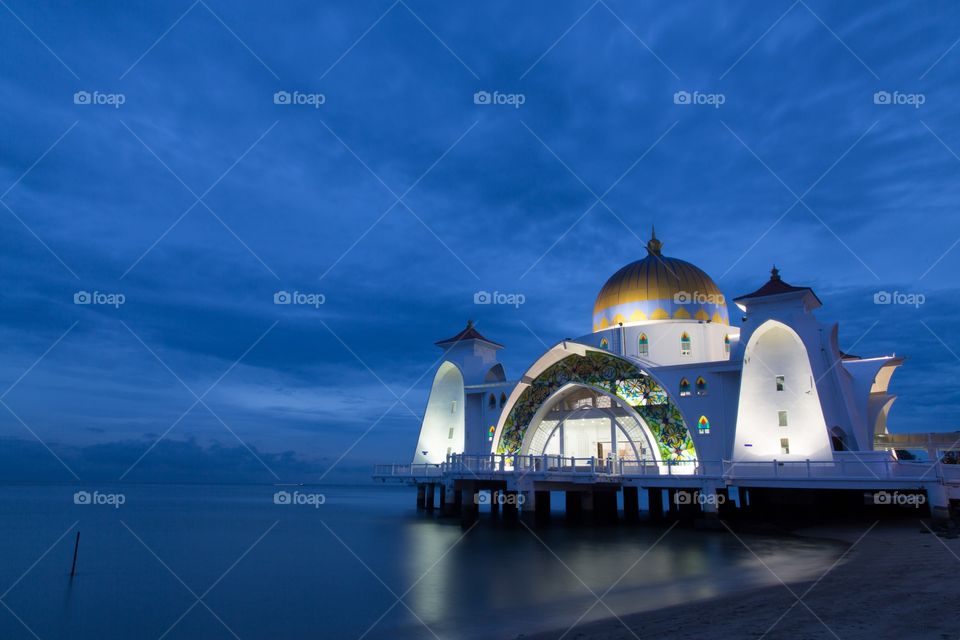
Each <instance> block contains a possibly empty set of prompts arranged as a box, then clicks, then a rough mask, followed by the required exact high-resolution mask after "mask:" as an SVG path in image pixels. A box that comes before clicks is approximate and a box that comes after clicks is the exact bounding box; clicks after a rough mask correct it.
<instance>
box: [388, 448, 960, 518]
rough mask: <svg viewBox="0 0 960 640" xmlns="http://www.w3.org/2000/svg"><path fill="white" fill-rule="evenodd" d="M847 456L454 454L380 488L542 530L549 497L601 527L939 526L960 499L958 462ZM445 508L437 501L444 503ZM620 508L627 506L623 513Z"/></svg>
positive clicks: (422, 505)
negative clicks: (857, 521)
mask: <svg viewBox="0 0 960 640" xmlns="http://www.w3.org/2000/svg"><path fill="white" fill-rule="evenodd" d="M884 453H885V452H859V453H854V452H844V453H843V454H837V456H836V459H834V460H804V461H796V460H790V461H777V460H772V461H769V462H767V461H763V462H758V461H748V462H733V461H726V460H723V461H716V462H706V461H689V462H669V463H667V462H656V463H655V462H635V461H626V460H618V459H616V458H609V459H605V460H600V459H597V458H577V457H569V458H568V457H563V456H556V455H540V456H532V455H528V456H520V455H501V454H490V455H468V454H451V455H450V456H448V458H447V460H446V462H443V463H440V464H392V465H377V466H376V467H375V469H374V474H373V477H374V479H375V480H376V481H379V482H392V483H403V484H408V485H415V486H416V487H417V507H418V508H419V509H423V510H425V511H432V510H434V509H437V508H439V509H440V511H441V513H442V514H443V515H447V516H457V515H459V516H460V518H461V520H462V522H463V523H464V524H469V523H472V522H473V521H474V520H475V519H476V518H477V516H478V513H479V507H480V505H481V504H489V505H490V507H491V511H492V512H494V513H502V515H503V517H504V518H512V517H518V516H519V517H523V518H525V519H527V520H529V521H530V522H532V523H534V524H544V523H546V522H547V521H548V520H549V516H550V512H551V507H552V504H551V494H552V493H553V492H562V493H564V494H565V501H564V507H565V512H566V517H567V519H568V520H571V521H579V520H581V519H583V518H587V517H589V518H592V519H593V520H594V521H598V522H613V521H619V520H621V519H622V520H623V521H625V522H630V521H637V520H639V519H640V513H641V509H640V496H641V495H643V496H645V498H646V499H645V501H644V502H645V504H646V505H647V509H646V517H647V518H648V519H650V520H654V521H656V520H659V519H662V518H677V519H688V520H695V521H697V522H699V523H700V524H702V525H705V526H708V527H709V526H711V522H715V521H716V520H717V519H718V518H719V517H721V516H723V517H724V518H725V519H726V518H727V517H737V516H740V515H750V514H757V515H764V514H770V513H774V514H776V513H779V514H783V513H789V512H794V513H801V512H803V511H804V510H809V511H810V512H812V513H826V512H828V511H837V512H842V511H845V510H847V509H849V508H855V507H857V506H858V505H859V506H863V505H868V504H874V505H877V506H881V507H882V506H890V507H914V508H917V509H918V513H921V514H923V515H929V516H930V517H932V518H934V519H935V520H946V519H948V518H949V513H950V506H951V501H953V502H954V503H956V502H960V465H956V464H945V463H944V462H942V461H937V462H914V461H899V460H894V459H890V458H889V457H888V456H889V454H886V455H882V454H884ZM438 503H439V504H438ZM620 505H622V506H620Z"/></svg>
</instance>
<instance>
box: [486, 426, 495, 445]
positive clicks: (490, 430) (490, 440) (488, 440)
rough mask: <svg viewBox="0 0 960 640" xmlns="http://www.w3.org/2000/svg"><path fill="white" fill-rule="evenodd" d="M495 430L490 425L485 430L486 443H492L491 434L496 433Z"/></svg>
mask: <svg viewBox="0 0 960 640" xmlns="http://www.w3.org/2000/svg"><path fill="white" fill-rule="evenodd" d="M496 430H497V428H496V427H495V426H493V425H490V428H489V429H487V442H493V434H494V433H495V432H496Z"/></svg>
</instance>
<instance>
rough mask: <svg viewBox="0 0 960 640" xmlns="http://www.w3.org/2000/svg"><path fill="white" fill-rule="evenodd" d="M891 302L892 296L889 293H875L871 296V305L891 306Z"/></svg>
mask: <svg viewBox="0 0 960 640" xmlns="http://www.w3.org/2000/svg"><path fill="white" fill-rule="evenodd" d="M892 302H893V296H891V295H890V292H889V291H877V292H876V293H875V294H873V304H891V303H892Z"/></svg>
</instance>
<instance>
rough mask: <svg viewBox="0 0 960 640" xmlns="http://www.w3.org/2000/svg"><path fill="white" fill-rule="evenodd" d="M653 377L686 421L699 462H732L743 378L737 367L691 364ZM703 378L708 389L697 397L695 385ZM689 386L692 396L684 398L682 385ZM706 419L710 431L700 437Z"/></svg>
mask: <svg viewBox="0 0 960 640" xmlns="http://www.w3.org/2000/svg"><path fill="white" fill-rule="evenodd" d="M653 375H654V376H655V377H656V379H657V380H658V382H659V383H660V384H661V385H663V387H664V388H665V389H666V390H667V393H669V394H670V397H671V398H672V399H673V401H674V402H675V403H676V404H677V407H679V409H680V413H681V414H682V415H683V421H684V423H685V424H686V425H687V429H688V430H689V431H690V435H691V436H692V438H693V444H694V447H696V450H697V458H698V459H699V460H705V461H711V462H716V461H720V460H729V459H730V457H731V456H730V454H731V450H732V448H733V436H734V430H735V426H736V420H737V403H738V401H739V394H740V376H739V370H738V369H737V367H735V366H732V365H731V364H728V363H714V364H711V365H703V364H692V365H684V366H674V367H662V368H657V369H654V371H653ZM698 378H703V380H704V382H706V387H705V388H704V389H702V390H701V392H699V393H698V391H697V388H696V381H697V379H698ZM682 380H686V381H688V382H689V384H690V386H689V395H682V394H681V391H680V383H681V381H682ZM701 416H702V417H705V418H706V419H707V422H708V423H709V426H710V430H709V432H707V433H701V430H700V428H699V422H700V418H701Z"/></svg>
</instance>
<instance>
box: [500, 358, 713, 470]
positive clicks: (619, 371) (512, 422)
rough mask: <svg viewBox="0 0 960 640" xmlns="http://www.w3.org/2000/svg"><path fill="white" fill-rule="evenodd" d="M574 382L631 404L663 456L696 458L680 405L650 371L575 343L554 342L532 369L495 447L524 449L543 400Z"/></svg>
mask: <svg viewBox="0 0 960 640" xmlns="http://www.w3.org/2000/svg"><path fill="white" fill-rule="evenodd" d="M558 352H559V353H558ZM544 365H546V366H544ZM570 384H575V385H577V386H580V387H585V388H589V389H592V390H594V391H595V392H597V393H599V394H603V395H607V396H609V397H612V398H615V399H616V400H617V402H618V403H620V404H622V405H623V406H625V407H629V408H630V409H631V410H632V412H633V413H635V414H636V416H637V417H638V418H640V419H641V420H642V423H643V424H644V425H646V427H647V428H648V429H649V431H650V433H651V434H652V437H653V440H654V442H655V444H656V448H657V450H658V452H659V456H656V457H658V458H659V459H662V460H664V461H685V460H695V459H696V458H697V455H696V449H695V447H694V444H693V438H692V437H691V435H690V431H689V430H688V429H687V426H686V424H685V423H684V420H683V415H682V414H681V413H680V409H679V408H678V407H677V405H676V404H675V403H674V401H673V400H672V398H671V397H670V395H669V394H668V393H667V391H666V390H665V389H664V388H663V387H662V386H661V385H660V384H659V383H658V382H657V381H656V380H654V379H653V377H652V376H650V374H648V373H646V372H645V371H643V370H641V369H640V368H638V367H637V366H636V365H635V364H633V363H632V362H630V361H629V360H626V359H624V358H621V357H619V356H615V355H613V354H610V353H608V352H606V351H599V350H596V349H592V348H589V347H586V346H584V345H579V344H576V343H563V344H562V347H561V346H557V347H554V349H551V350H550V351H549V352H547V353H546V354H544V356H543V357H541V358H540V360H538V361H537V363H535V364H534V365H533V366H532V367H531V368H530V369H529V370H528V371H527V374H526V375H525V376H524V377H523V382H521V383H520V384H519V385H517V387H516V388H515V389H514V391H513V392H512V393H511V394H510V399H509V401H508V403H507V407H506V409H505V410H504V412H503V413H502V414H501V417H500V423H499V425H498V428H497V435H496V437H495V438H494V446H493V447H492V451H493V452H495V453H505V454H511V453H520V452H521V451H522V449H523V444H524V438H525V437H526V435H527V432H528V430H529V429H530V428H531V426H534V427H536V426H538V421H536V420H535V419H536V418H537V414H538V412H541V410H542V409H544V403H546V402H547V401H548V400H549V399H550V398H552V397H553V396H554V395H555V394H556V393H557V392H558V391H560V390H561V389H562V388H563V387H565V386H567V385H570Z"/></svg>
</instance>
